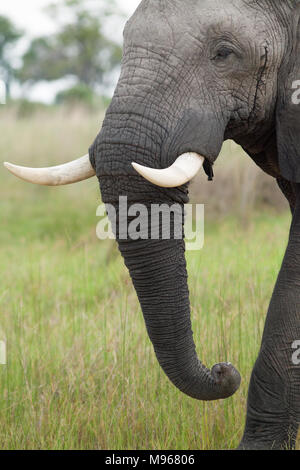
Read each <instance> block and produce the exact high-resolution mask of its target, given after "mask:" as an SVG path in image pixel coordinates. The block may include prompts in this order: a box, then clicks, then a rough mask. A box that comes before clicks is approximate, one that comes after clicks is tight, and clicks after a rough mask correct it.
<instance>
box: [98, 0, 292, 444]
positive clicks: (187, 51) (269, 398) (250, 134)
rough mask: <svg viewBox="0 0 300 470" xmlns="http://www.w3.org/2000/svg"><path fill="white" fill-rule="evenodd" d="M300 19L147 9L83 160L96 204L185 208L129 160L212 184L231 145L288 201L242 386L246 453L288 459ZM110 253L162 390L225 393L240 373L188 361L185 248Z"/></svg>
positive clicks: (272, 5) (251, 7) (124, 246)
mask: <svg viewBox="0 0 300 470" xmlns="http://www.w3.org/2000/svg"><path fill="white" fill-rule="evenodd" d="M299 18H300V9H299V2H298V1H292V0H291V1H288V0H287V1H283V0H272V1H271V0H261V1H259V0H257V1H251V0H248V1H247V0H245V1H243V0H226V1H224V0H222V1H210V0H184V1H183V0H143V1H142V2H141V4H140V6H139V8H138V9H137V11H136V13H135V14H134V15H133V17H132V18H131V19H130V20H129V22H128V23H127V25H126V28H125V33H124V43H125V44H124V57H123V62H122V72H121V77H120V80H119V83H118V86H117V89H116V91H115V95H114V98H113V100H112V103H111V105H110V107H109V109H108V111H107V114H106V117H105V121H104V124H103V127H102V130H101V132H100V134H99V135H98V137H97V139H96V141H95V143H94V144H93V146H92V147H91V148H90V159H91V162H92V165H93V166H94V168H95V170H96V173H97V176H98V178H99V181H100V188H101V193H102V198H103V200H104V202H105V203H112V204H116V207H117V201H118V197H119V196H120V195H126V196H128V200H129V202H139V203H143V204H146V205H149V204H151V203H153V202H158V203H166V204H169V205H171V204H173V203H174V202H177V203H180V204H184V203H186V202H187V200H188V193H187V189H188V188H187V187H186V186H184V187H181V188H175V189H163V188H158V187H156V186H153V185H152V184H150V183H148V182H146V181H145V180H143V179H142V178H141V177H140V176H139V175H137V173H135V171H134V170H133V168H132V167H131V162H132V161H136V162H137V163H141V164H143V165H145V166H149V167H155V168H165V167H167V166H169V165H170V164H172V163H173V162H174V161H175V159H176V158H177V157H178V156H179V155H180V154H182V153H184V152H188V151H193V152H198V153H200V154H202V155H203V156H204V157H205V158H206V163H205V168H206V170H207V172H208V173H209V169H210V168H211V166H212V164H213V163H214V161H215V160H216V158H217V156H218V154H219V152H220V149H221V146H222V143H223V141H224V140H226V139H234V140H235V141H236V142H237V143H238V144H241V145H242V147H243V148H244V149H245V151H246V152H247V153H248V154H249V156H250V157H251V158H253V160H254V161H255V162H256V163H257V164H258V165H259V166H260V167H261V168H262V170H264V171H265V172H267V173H268V174H270V175H272V176H273V177H274V178H276V179H277V181H278V184H279V186H280V188H281V189H282V191H283V193H284V194H285V196H286V197H287V199H288V201H289V203H290V206H291V210H292V214H293V222H292V226H291V233H290V240H289V245H288V248H287V252H286V255H285V258H284V261H283V265H282V269H281V271H280V274H279V277H278V281H277V283H276V287H275V290H274V293H273V296H272V300H271V304H270V308H269V312H268V315H267V320H266V325H265V330H264V334H263V339H262V344H261V350H260V353H259V356H258V359H257V361H256V364H255V366H254V369H253V373H252V377H251V383H250V388H249V397H248V407H247V420H246V427H245V432H244V436H243V438H242V441H241V444H240V448H241V449H285V448H293V447H294V446H295V440H296V435H297V430H298V426H299V420H300V398H299V397H300V370H299V369H300V367H299V366H296V365H294V364H293V362H292V354H293V350H292V343H293V342H294V341H295V340H297V339H300V191H299V190H298V183H300V132H299V130H300V129H299V128H300V124H299V123H300V106H296V105H294V104H292V99H291V97H292V93H293V92H294V90H293V89H292V82H293V81H294V80H297V79H298V80H300V54H299V52H300V32H299ZM299 187H300V186H299ZM118 243H119V248H120V251H121V253H122V255H123V257H124V260H125V263H126V266H127V267H128V269H129V272H130V275H131V277H132V280H133V284H134V287H135V289H136V292H137V295H138V298H139V301H140V304H141V307H142V310H143V315H144V318H145V323H146V327H147V331H148V334H149V336H150V339H151V341H152V343H153V346H154V350H155V353H156V355H157V358H158V361H159V363H160V365H161V367H162V368H163V370H164V371H165V373H166V374H167V376H168V377H169V379H170V380H171V381H172V382H173V384H175V385H176V387H178V388H179V389H180V390H181V391H182V392H184V393H186V394H188V395H189V396H191V397H193V398H196V399H199V400H216V399H223V398H227V397H229V396H230V395H232V394H233V393H234V392H235V391H236V390H237V389H238V387H239V384H240V375H239V373H238V372H237V371H236V369H235V368H234V367H233V366H232V365H230V364H227V363H220V364H218V365H216V366H214V367H213V368H212V369H211V370H209V369H207V368H206V367H205V366H204V365H203V364H202V363H201V362H200V361H199V359H198V358H197V355H196V351H195V345H194V341H193V335H192V330H191V322H190V306H189V293H188V287H187V272H186V263H185V257H184V241H183V240H175V239H171V240H158V241H154V240H138V241H132V240H120V239H118ZM220 269H221V266H220ZM199 282H201V280H200V279H199ZM195 425H196V423H195Z"/></svg>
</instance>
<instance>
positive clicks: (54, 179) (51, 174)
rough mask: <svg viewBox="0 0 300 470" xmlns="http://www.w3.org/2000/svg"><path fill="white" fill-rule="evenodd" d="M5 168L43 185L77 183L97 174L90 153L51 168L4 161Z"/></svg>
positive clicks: (31, 181)
mask: <svg viewBox="0 0 300 470" xmlns="http://www.w3.org/2000/svg"><path fill="white" fill-rule="evenodd" d="M4 166H5V168H7V169H8V171H10V172H11V173H12V174H13V175H15V176H17V177H18V178H21V179H22V180H24V181H28V182H29V183H34V184H40V185H43V186H62V185H66V184H72V183H77V182H79V181H83V180H86V179H88V178H91V177H92V176H95V174H96V173H95V170H94V168H93V167H92V165H91V162H90V159H89V155H85V156H84V157H81V158H78V159H77V160H73V161H72V162H69V163H65V164H64V165H58V166H53V167H49V168H28V167H24V166H18V165H13V164H12V163H7V162H5V163H4Z"/></svg>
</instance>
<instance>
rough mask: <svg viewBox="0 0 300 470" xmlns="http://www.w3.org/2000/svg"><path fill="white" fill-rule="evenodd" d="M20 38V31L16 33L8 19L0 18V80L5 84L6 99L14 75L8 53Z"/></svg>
mask: <svg viewBox="0 0 300 470" xmlns="http://www.w3.org/2000/svg"><path fill="white" fill-rule="evenodd" d="M21 36H22V33H21V31H18V30H17V29H16V27H15V26H14V25H13V23H12V22H11V21H10V20H9V19H8V18H6V17H5V16H0V78H1V79H2V80H3V81H4V83H5V86H6V97H7V98H9V95H10V85H11V82H12V80H13V78H14V75H15V73H14V67H13V66H12V63H11V58H10V57H11V56H10V55H9V52H10V50H11V48H12V46H13V45H14V44H15V43H16V42H17V41H18V39H19V38H20V37H21Z"/></svg>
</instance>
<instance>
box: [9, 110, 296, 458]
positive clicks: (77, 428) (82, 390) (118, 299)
mask: <svg viewBox="0 0 300 470" xmlns="http://www.w3.org/2000/svg"><path fill="white" fill-rule="evenodd" d="M0 119H1V131H2V132H1V137H0V152H1V155H2V157H4V158H3V159H8V160H11V161H14V162H19V163H24V164H39V165H41V166H42V165H43V164H49V163H50V164H52V163H59V162H60V161H66V160H68V159H71V158H73V157H74V156H80V155H81V154H83V153H85V152H86V151H87V148H88V146H89V145H90V143H91V142H92V140H93V138H94V136H95V134H96V132H97V130H98V128H99V127H100V124H101V119H102V114H101V115H99V116H89V115H88V114H86V113H82V112H80V113H76V112H75V111H74V112H73V113H72V114H70V113H66V112H65V111H63V110H62V111H58V112H52V113H50V114H45V113H41V114H38V115H34V116H32V117H30V118H27V119H17V118H16V116H15V115H14V113H12V114H11V115H10V114H5V115H4V113H3V112H2V113H1V115H0ZM231 158H232V157H230V156H229V155H228V161H229V164H231V163H230V162H231V161H232V160H231ZM224 160H225V156H224ZM220 168H221V166H220ZM237 171H238V170H237ZM241 171H242V170H241ZM220 173H221V170H220ZM0 184H1V198H0V217H1V229H0V267H1V291H0V313H1V318H0V330H1V332H2V338H3V337H5V338H6V341H7V348H8V364H7V366H0V383H1V387H0V422H1V427H0V448H1V449H29V448H34V449H227V448H234V447H236V445H237V444H238V442H239V439H240V438H241V434H242V431H243V425H244V419H245V407H246V396H247V388H248V383H249V376H250V373H251V368H252V366H253V363H254V361H255V359H256V355H257V352H258V348H259V345H260V339H261V334H262V328H263V324H264V319H265V314H266V311H267V307H268V302H269V298H270V296H271V292H272V289H273V285H274V282H275V279H276V275H277V272H278V269H279V267H280V263H281V259H282V256H283V252H284V249H285V245H286V241H287V234H288V226H289V222H290V215H289V213H288V212H287V211H286V212H285V211H284V212H282V213H275V212H274V211H266V210H263V211H261V212H257V211H254V212H253V213H252V214H251V217H249V218H247V220H246V219H245V218H244V217H239V216H237V215H236V213H233V214H229V215H228V214H227V215H226V214H224V215H223V216H222V217H218V220H216V219H217V218H216V217H215V220H214V219H213V218H212V217H209V213H210V205H209V203H207V205H206V212H207V215H208V218H207V224H206V241H205V247H204V249H203V250H202V251H201V252H196V253H192V252H191V253H188V254H187V261H188V269H189V275H190V277H189V287H190V292H191V296H190V297H191V308H192V320H193V329H194V335H195V341H196V344H197V350H198V352H199V355H200V357H201V358H202V359H203V360H204V361H205V363H206V364H207V365H208V366H211V365H213V364H214V363H215V362H218V361H231V362H232V363H234V364H235V365H236V366H237V367H238V368H239V370H240V372H241V374H242V377H243V382H242V385H241V388H240V390H239V391H238V392H237V393H236V395H234V397H232V398H230V399H228V400H225V401H219V402H212V403H202V402H197V401H195V400H192V399H190V398H188V397H186V396H184V395H183V394H181V393H179V392H178V391H177V390H176V389H175V387H174V386H172V385H171V384H170V383H169V382H168V380H167V378H166V377H165V375H164V374H163V372H162V371H161V369H160V368H159V366H158V364H157V361H156V359H155V357H154V353H153V349H152V346H151V344H150V341H149V339H148V338H147V335H146V330H145V325H144V321H143V318H142V313H141V310H140V306H139V304H138V301H137V298H136V295H135V292H134V290H133V288H132V285H131V281H130V278H129V275H128V273H127V271H126V269H125V268H124V266H123V263H122V260H121V258H120V256H119V254H118V251H117V248H116V247H115V244H114V243H113V242H109V241H108V242H103V241H102V242H100V241H98V240H97V238H96V235H95V228H96V223H97V218H96V206H97V204H98V203H99V191H98V183H97V181H96V180H91V181H88V182H84V183H80V184H78V185H76V186H73V187H65V188H60V189H59V188H56V189H53V188H40V187H35V186H31V185H28V184H26V183H23V182H21V181H17V180H15V179H14V178H13V177H11V176H9V175H8V174H6V173H5V172H4V170H0ZM224 184H225V183H224ZM228 184H231V183H230V180H229V181H228ZM215 187H217V180H216V183H215ZM216 191H221V190H216ZM221 194H222V191H221ZM236 197H238V196H237V195H236ZM199 202H202V201H201V199H200V200H199ZM226 212H227V211H226ZM237 213H238V214H239V212H237ZM215 214H217V212H216V213H215ZM0 339H1V337H0Z"/></svg>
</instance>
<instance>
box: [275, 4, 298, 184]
mask: <svg viewBox="0 0 300 470" xmlns="http://www.w3.org/2000/svg"><path fill="white" fill-rule="evenodd" d="M291 24H292V25H293V31H291V34H292V35H291V37H290V40H291V44H290V49H289V51H288V52H287V53H286V55H285V58H284V60H283V63H282V66H281V68H280V71H279V81H278V102H277V110H276V134H277V149H278V163H279V168H280V172H281V175H282V176H283V177H284V178H285V179H286V180H288V181H293V182H296V183H300V90H299V88H300V5H299V3H298V2H297V6H296V7H295V8H294V10H293V12H292V18H291Z"/></svg>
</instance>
